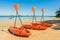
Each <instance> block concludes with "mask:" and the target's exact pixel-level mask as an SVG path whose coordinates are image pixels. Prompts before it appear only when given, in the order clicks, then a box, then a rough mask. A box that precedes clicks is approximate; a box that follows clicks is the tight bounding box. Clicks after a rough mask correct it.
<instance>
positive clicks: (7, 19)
mask: <svg viewBox="0 0 60 40" xmlns="http://www.w3.org/2000/svg"><path fill="white" fill-rule="evenodd" d="M20 18H21V20H22V21H24V20H30V19H32V18H33V17H32V16H30V17H28V16H25V17H24V16H21V17H20ZM53 18H55V17H44V19H45V20H53ZM36 19H37V20H38V19H41V16H40V17H39V16H37V17H36ZM13 21H14V18H12V17H9V16H5V17H4V16H1V17H0V22H13ZM18 21H19V20H18Z"/></svg>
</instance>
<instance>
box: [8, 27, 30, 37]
mask: <svg viewBox="0 0 60 40" xmlns="http://www.w3.org/2000/svg"><path fill="white" fill-rule="evenodd" d="M8 30H9V32H10V33H12V34H14V35H17V36H24V37H29V36H30V35H31V33H30V32H29V31H28V30H27V29H25V28H17V27H10V28H9V29H8Z"/></svg>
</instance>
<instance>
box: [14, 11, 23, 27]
mask: <svg viewBox="0 0 60 40" xmlns="http://www.w3.org/2000/svg"><path fill="white" fill-rule="evenodd" d="M17 17H19V21H20V23H21V25H22V26H23V24H22V21H21V19H20V16H19V14H18V11H16V17H15V22H14V27H15V26H16V21H17Z"/></svg>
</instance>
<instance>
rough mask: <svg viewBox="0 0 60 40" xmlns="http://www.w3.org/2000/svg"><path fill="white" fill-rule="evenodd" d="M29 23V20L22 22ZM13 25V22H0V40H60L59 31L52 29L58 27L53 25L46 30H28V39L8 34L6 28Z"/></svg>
mask: <svg viewBox="0 0 60 40" xmlns="http://www.w3.org/2000/svg"><path fill="white" fill-rule="evenodd" d="M31 22H32V21H31V20H26V21H23V24H30V23H31ZM13 24H14V22H0V40H60V30H55V29H53V27H56V26H58V25H57V24H55V23H54V26H52V27H49V28H47V29H46V30H29V31H30V32H31V34H32V35H31V36H30V37H28V38H27V37H19V36H15V35H12V34H10V33H9V32H8V28H9V27H10V26H13ZM18 25H20V23H19V22H17V26H18ZM2 30H4V31H2Z"/></svg>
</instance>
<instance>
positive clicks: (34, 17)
mask: <svg viewBox="0 0 60 40" xmlns="http://www.w3.org/2000/svg"><path fill="white" fill-rule="evenodd" d="M33 22H37V21H36V16H35V12H33V20H32V23H33Z"/></svg>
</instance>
